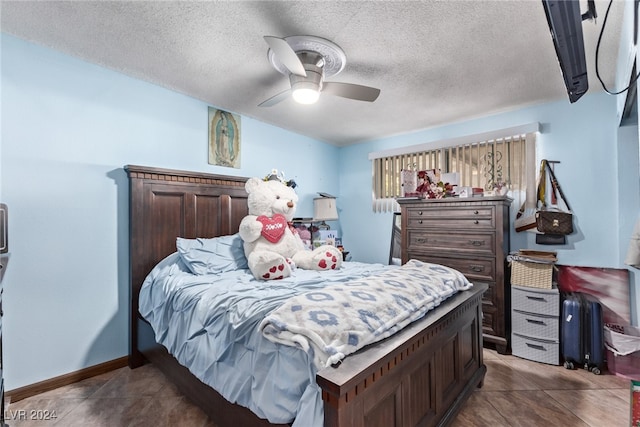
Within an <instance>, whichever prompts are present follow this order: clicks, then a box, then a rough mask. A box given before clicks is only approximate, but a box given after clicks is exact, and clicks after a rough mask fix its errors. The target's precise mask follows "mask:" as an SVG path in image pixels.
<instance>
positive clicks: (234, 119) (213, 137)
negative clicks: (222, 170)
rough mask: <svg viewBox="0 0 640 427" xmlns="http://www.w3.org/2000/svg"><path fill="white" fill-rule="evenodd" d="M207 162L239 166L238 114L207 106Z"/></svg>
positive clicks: (230, 166) (233, 166) (231, 166)
mask: <svg viewBox="0 0 640 427" xmlns="http://www.w3.org/2000/svg"><path fill="white" fill-rule="evenodd" d="M209 164H211V165H216V166H226V167H229V168H236V169H238V168H240V116H239V115H237V114H232V113H229V112H228V111H223V110H218V109H216V108H213V107H209Z"/></svg>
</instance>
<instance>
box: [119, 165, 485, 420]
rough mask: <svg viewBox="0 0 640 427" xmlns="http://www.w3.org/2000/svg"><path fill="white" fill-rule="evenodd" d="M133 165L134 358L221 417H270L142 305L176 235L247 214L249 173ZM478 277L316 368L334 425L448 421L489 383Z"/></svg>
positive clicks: (213, 231) (134, 363)
mask: <svg viewBox="0 0 640 427" xmlns="http://www.w3.org/2000/svg"><path fill="white" fill-rule="evenodd" d="M125 170H126V171H127V173H128V175H129V182H130V185H129V190H130V198H129V204H130V206H129V208H130V268H131V272H130V273H131V274H130V277H131V292H130V297H131V319H130V340H131V341H130V354H129V366H130V367H131V368H135V367H138V366H140V365H142V364H143V363H145V361H150V362H152V363H153V364H154V365H156V366H157V367H158V368H159V369H160V370H161V371H162V372H163V373H164V374H165V375H166V376H167V377H168V378H169V379H170V380H171V381H173V382H174V383H175V384H176V386H177V387H178V389H179V390H180V391H181V392H182V393H184V394H185V395H186V396H187V397H188V398H189V399H191V400H192V401H193V402H194V403H195V404H197V405H198V406H200V407H201V408H202V409H203V410H204V411H205V412H206V413H207V414H208V415H209V416H210V417H211V419H212V420H213V421H214V422H215V423H216V424H218V425H219V426H220V427H225V426H238V425H239V426H243V427H244V426H267V425H272V424H270V423H269V422H267V421H266V420H264V419H260V418H258V417H257V416H256V415H255V414H253V413H252V412H251V411H249V410H248V409H246V408H244V407H241V406H239V405H236V404H231V403H229V402H228V401H227V400H225V399H224V398H223V397H222V396H221V395H220V394H218V393H217V392H216V391H215V390H213V389H212V388H210V387H209V386H207V385H205V384H204V383H203V382H201V381H200V380H198V379H197V378H196V377H195V376H194V375H192V374H191V373H190V372H189V370H188V369H187V368H185V367H184V366H181V365H180V364H179V363H178V362H177V361H176V359H174V358H173V357H172V356H171V355H170V354H169V353H168V352H167V351H166V349H165V348H164V347H162V346H161V345H159V344H157V343H156V342H155V339H154V334H153V331H152V330H151V327H150V325H149V324H148V323H147V322H146V321H145V320H144V319H142V318H141V317H140V315H139V313H138V296H139V294H140V287H141V285H142V283H143V281H144V279H145V277H146V276H147V274H148V273H149V272H150V271H151V269H152V268H153V267H154V266H155V265H156V264H157V263H158V262H159V261H160V260H162V259H163V258H164V257H166V256H167V255H169V254H171V253H173V252H175V251H176V246H175V244H176V237H178V236H179V237H184V238H195V237H216V236H221V235H227V234H233V233H235V232H237V230H238V227H239V224H240V221H241V220H242V218H243V217H244V216H245V215H246V214H247V193H246V191H245V189H244V183H245V181H246V178H241V177H231V176H221V175H211V174H205V173H196V172H185V171H175V170H168V169H159V168H149V167H142V166H132V165H129V166H125ZM485 290H486V286H485V287H481V286H474V287H473V288H472V289H471V290H468V291H464V292H461V293H459V294H457V295H455V296H453V297H451V298H450V299H448V300H446V301H445V302H444V303H442V304H441V305H440V306H439V307H437V308H436V309H435V310H432V311H431V312H429V313H427V315H426V316H425V317H424V318H422V319H420V320H419V321H417V322H414V323H413V324H411V325H409V326H408V327H406V328H405V329H403V330H402V331H400V332H398V333H396V334H395V335H393V336H391V337H389V338H387V339H386V340H384V341H381V342H379V343H376V344H373V345H370V346H368V347H366V348H364V349H362V350H360V351H359V352H357V353H355V354H353V355H350V356H348V357H347V358H346V359H345V360H344V361H343V362H342V363H341V364H340V365H338V366H336V367H330V368H325V369H323V370H321V371H320V372H319V373H318V374H317V377H316V381H317V383H318V385H319V386H320V387H321V389H322V398H323V401H324V417H325V421H324V425H325V426H331V427H365V426H366V427H371V426H381V427H383V426H384V427H389V426H416V425H420V426H435V425H447V424H449V423H450V422H451V421H452V420H453V419H454V418H455V416H456V414H457V413H458V411H459V410H460V408H461V406H462V405H463V404H464V402H465V401H466V400H467V398H468V397H469V395H470V393H472V392H473V391H474V390H475V389H476V387H481V386H482V381H483V379H484V375H485V373H486V367H485V365H484V363H483V360H482V306H481V303H482V294H483V292H484V291H485Z"/></svg>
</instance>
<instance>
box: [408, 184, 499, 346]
mask: <svg viewBox="0 0 640 427" xmlns="http://www.w3.org/2000/svg"><path fill="white" fill-rule="evenodd" d="M511 202H512V199H511V198H509V197H505V196H497V197H469V198H457V197H451V198H444V199H399V200H398V203H399V204H400V206H401V208H402V211H401V213H402V222H401V224H402V225H401V230H402V231H401V235H402V238H401V240H402V263H403V264H404V263H406V262H407V261H408V260H410V259H419V260H422V261H427V262H432V263H436V264H442V265H447V266H449V267H452V268H455V269H456V270H459V271H460V272H462V273H463V274H464V275H465V276H466V277H467V278H468V279H469V281H471V282H472V283H486V284H487V285H489V289H488V290H487V291H486V292H485V293H484V296H483V301H482V312H483V322H482V329H483V338H484V342H485V344H490V345H491V346H495V348H496V350H497V351H498V352H499V353H502V354H505V353H509V352H510V351H511V344H510V338H511V314H510V312H511V291H510V288H509V286H510V285H509V277H508V274H509V269H508V268H507V261H506V257H507V255H508V254H509V224H510V222H509V207H510V205H511Z"/></svg>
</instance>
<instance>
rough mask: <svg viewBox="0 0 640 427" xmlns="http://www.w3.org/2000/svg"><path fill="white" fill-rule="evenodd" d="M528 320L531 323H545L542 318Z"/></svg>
mask: <svg viewBox="0 0 640 427" xmlns="http://www.w3.org/2000/svg"><path fill="white" fill-rule="evenodd" d="M527 322H529V323H535V324H536V325H544V322H543V321H542V320H536V319H527Z"/></svg>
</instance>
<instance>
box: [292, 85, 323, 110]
mask: <svg viewBox="0 0 640 427" xmlns="http://www.w3.org/2000/svg"><path fill="white" fill-rule="evenodd" d="M291 96H292V97H293V100H294V101H296V102H297V103H298V104H305V105H309V104H315V103H316V102H318V99H320V86H319V85H318V84H316V83H314V82H297V83H295V84H294V85H293V87H292V88H291Z"/></svg>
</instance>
